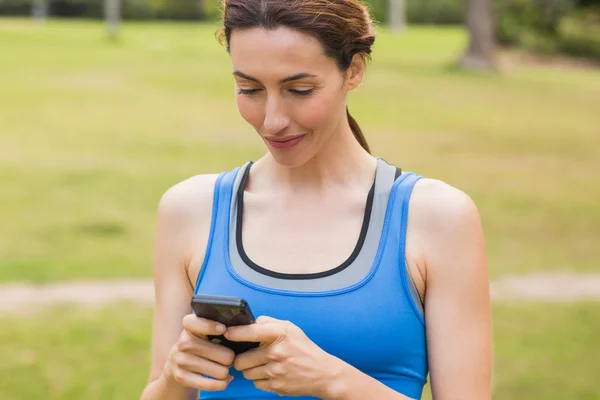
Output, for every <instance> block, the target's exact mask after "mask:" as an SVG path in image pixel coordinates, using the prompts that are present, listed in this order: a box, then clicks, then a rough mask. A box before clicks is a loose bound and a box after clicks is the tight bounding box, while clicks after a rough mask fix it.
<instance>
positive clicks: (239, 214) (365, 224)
mask: <svg viewBox="0 0 600 400" xmlns="http://www.w3.org/2000/svg"><path fill="white" fill-rule="evenodd" d="M252 164H253V162H252V161H250V162H249V163H248V165H247V167H246V168H245V170H244V175H243V176H242V179H241V181H240V184H239V187H238V190H237V194H236V195H237V198H236V202H237V207H236V208H237V210H236V228H235V229H236V232H235V241H236V247H237V251H238V253H239V255H240V258H241V259H242V261H243V262H244V263H245V264H246V265H247V266H248V267H249V268H251V269H253V270H254V271H256V272H258V273H260V274H263V275H266V276H270V277H272V278H278V279H291V280H300V279H302V280H308V279H319V278H324V277H327V276H331V275H334V274H337V273H339V272H341V271H343V270H345V269H346V268H348V267H349V266H350V265H352V263H353V262H354V261H355V260H356V258H357V257H358V255H359V254H360V252H361V250H362V248H363V245H364V243H365V239H366V237H367V232H368V228H369V221H370V219H371V213H372V211H373V198H374V195H375V181H376V180H377V175H378V173H379V166H377V169H376V172H375V178H374V181H373V184H372V185H371V188H370V190H369V193H368V194H367V199H366V205H365V213H364V216H363V221H362V226H361V229H360V233H359V236H358V239H357V241H356V245H355V246H354V249H353V251H352V253H351V254H350V256H349V257H348V258H347V259H346V260H345V261H344V262H342V263H341V264H340V265H338V266H337V267H334V268H331V269H328V270H325V271H321V272H314V273H306V274H297V273H295V274H288V273H283V272H276V271H273V270H270V269H268V268H263V267H261V266H260V265H258V264H256V263H255V262H254V261H252V260H251V259H250V257H249V256H248V254H247V253H246V250H245V249H244V243H243V238H242V220H243V212H244V192H245V189H246V185H247V183H248V178H249V175H250V168H251V167H252Z"/></svg>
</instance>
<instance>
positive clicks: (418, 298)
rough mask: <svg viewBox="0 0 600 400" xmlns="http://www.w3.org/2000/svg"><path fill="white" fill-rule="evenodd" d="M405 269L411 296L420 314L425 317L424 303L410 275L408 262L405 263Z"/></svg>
mask: <svg viewBox="0 0 600 400" xmlns="http://www.w3.org/2000/svg"><path fill="white" fill-rule="evenodd" d="M404 265H405V268H406V272H405V273H406V280H407V281H408V289H409V290H410V294H411V295H412V298H413V300H414V301H415V304H416V306H417V308H418V309H419V312H420V313H421V315H425V310H424V307H423V306H424V305H423V302H422V301H421V296H419V291H418V290H417V286H416V285H415V281H414V279H413V277H412V275H411V274H410V269H409V268H408V264H406V261H405V262H404Z"/></svg>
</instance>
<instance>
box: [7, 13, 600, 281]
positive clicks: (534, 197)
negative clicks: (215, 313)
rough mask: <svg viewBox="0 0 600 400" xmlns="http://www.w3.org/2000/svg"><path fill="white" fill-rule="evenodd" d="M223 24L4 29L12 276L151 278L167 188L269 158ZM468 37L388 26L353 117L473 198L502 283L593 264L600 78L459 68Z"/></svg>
mask: <svg viewBox="0 0 600 400" xmlns="http://www.w3.org/2000/svg"><path fill="white" fill-rule="evenodd" d="M216 28H217V26H216V25H199V24H180V25H175V24H148V23H143V24H142V23H136V24H133V23H130V24H126V25H125V26H124V27H123V29H122V37H121V39H120V40H119V41H117V42H116V43H111V42H110V41H108V40H107V39H106V38H105V31H104V27H103V25H102V24H101V23H96V22H56V21H50V22H49V23H47V24H46V25H35V24H33V23H31V22H29V21H27V20H10V19H9V20H7V19H0V48H1V50H0V182H2V190H0V221H2V223H1V224H0V280H4V281H6V280H35V281H47V280H53V279H75V278H107V277H125V276H127V277H129V276H136V277H147V276H149V274H150V267H149V266H150V257H151V246H152V231H153V226H154V213H155V208H156V204H157V201H158V199H159V197H160V195H161V194H162V193H163V192H164V191H165V190H166V189H167V188H168V187H169V186H170V185H172V184H174V183H176V182H178V181H180V180H182V179H184V178H186V177H189V176H191V175H194V174H201V173H213V172H219V171H222V170H228V169H231V168H234V167H235V166H238V165H240V164H242V163H243V162H245V161H246V160H248V159H256V158H258V157H260V155H261V154H262V153H263V151H264V148H263V146H262V144H261V143H260V141H259V140H258V139H257V137H256V135H255V134H254V133H253V132H252V130H251V129H250V128H249V127H248V126H247V125H246V123H245V122H244V121H243V120H242V119H241V118H240V117H239V115H238V113H237V109H236V106H235V103H234V99H233V86H232V78H231V76H230V70H231V69H230V65H229V60H228V56H227V54H226V52H225V51H224V49H222V48H221V47H220V46H219V44H218V43H217V42H216V40H215V39H214V35H213V33H214V31H215V29H216ZM464 45H465V35H464V33H463V32H462V31H461V30H460V29H457V28H427V27H419V28H417V27H415V28H410V29H409V30H408V32H406V34H404V35H401V36H397V37H394V36H391V35H389V34H388V33H387V32H385V31H381V32H380V35H379V38H378V40H377V44H376V49H375V52H374V55H373V63H372V64H371V66H370V69H369V71H368V76H367V78H366V81H365V82H364V84H363V86H362V88H361V89H359V90H358V91H356V92H355V93H353V94H352V95H351V99H350V108H351V111H352V113H353V114H354V115H355V117H356V119H357V120H358V121H359V122H360V123H361V125H362V126H363V129H364V130H365V132H366V134H367V136H368V138H369V141H370V142H371V144H372V147H373V149H374V152H375V153H376V154H377V155H379V156H382V157H384V158H386V159H387V160H388V161H391V162H394V163H396V164H397V165H399V166H401V167H403V168H404V169H407V170H413V171H417V172H419V173H421V174H424V175H426V176H429V177H434V178H440V179H444V180H446V181H447V182H449V183H450V184H453V185H455V186H457V187H459V188H461V189H462V190H464V191H466V192H467V193H468V194H470V195H471V196H472V197H473V198H474V199H475V200H476V202H477V204H478V206H479V209H480V212H481V214H482V217H483V220H484V225H485V231H486V238H487V243H488V254H489V264H490V269H491V272H492V275H493V276H498V275H500V274H503V273H526V272H530V271H540V270H577V271H591V270H594V269H597V267H598V264H599V262H600V253H599V252H598V238H599V237H600V207H598V198H599V197H600V178H599V175H598V171H600V114H599V112H598V111H599V110H600V71H591V70H587V71H584V70H559V69H556V68H554V69H550V68H542V67H536V68H512V69H510V70H507V71H505V72H504V73H502V74H498V75H494V76H490V75H470V74H466V73H461V72H457V71H455V70H453V69H452V68H450V65H451V63H452V61H453V60H454V59H455V58H456V56H457V55H458V54H459V53H460V51H461V50H462V48H463V47H464Z"/></svg>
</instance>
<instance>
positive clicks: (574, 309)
mask: <svg viewBox="0 0 600 400" xmlns="http://www.w3.org/2000/svg"><path fill="white" fill-rule="evenodd" d="M494 316H495V319H496V321H497V322H496V324H495V332H494V334H495V337H496V344H495V346H496V348H495V351H496V360H495V375H494V399H495V400H517V399H545V400H566V399H578V400H593V399H600V389H598V386H597V382H596V379H595V378H596V376H597V374H598V368H597V362H598V359H600V347H599V346H597V332H599V331H600V313H598V306H597V305H596V304H578V305H552V306H547V305H543V304H530V305H519V306H516V305H514V306H512V305H501V306H496V307H495V308H494ZM583 321H585V322H583ZM150 325H151V310H149V309H146V308H142V309H140V308H136V307H133V306H127V305H125V306H119V307H117V306H115V307H111V308H107V309H105V310H102V311H89V310H87V311H86V310H81V309H76V308H68V309H63V308H57V309H55V310H54V311H52V312H49V313H44V314H42V315H39V316H38V317H35V318H25V319H23V318H10V317H1V318H0V326H2V327H3V328H2V329H0V354H2V355H3V357H2V358H1V359H2V361H0V375H1V376H3V377H5V378H8V379H2V380H0V398H2V399H11V400H29V399H34V398H44V399H47V400H59V399H60V400H80V399H86V400H101V399H102V400H130V399H135V398H139V395H140V393H141V390H142V389H143V387H144V385H145V382H146V380H147V374H148V369H147V365H148V356H149V355H148V347H149V341H150V338H149V336H148V331H149V329H150ZM41 332H43V335H42V334H41ZM550 333H552V334H550ZM15 343H18V344H19V346H15ZM549 349H550V350H551V351H549ZM6 360H10V361H11V362H10V363H9V364H6V363H5V362H6ZM427 398H428V397H425V399H427Z"/></svg>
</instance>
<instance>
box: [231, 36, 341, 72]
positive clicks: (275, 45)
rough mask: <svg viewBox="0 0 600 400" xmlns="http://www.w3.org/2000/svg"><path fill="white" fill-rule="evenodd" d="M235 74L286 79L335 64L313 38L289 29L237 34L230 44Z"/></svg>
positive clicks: (232, 37) (325, 68)
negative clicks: (294, 74)
mask: <svg viewBox="0 0 600 400" xmlns="http://www.w3.org/2000/svg"><path fill="white" fill-rule="evenodd" d="M230 54H231V61H232V64H233V68H234V70H239V71H242V72H244V73H246V74H249V75H253V76H255V74H257V73H262V74H263V75H268V76H269V77H271V76H272V75H276V74H277V73H278V72H279V73H280V74H283V75H284V76H289V75H290V74H293V73H296V72H298V71H302V72H308V73H316V72H318V71H319V70H327V69H329V68H331V64H333V65H335V61H334V60H332V59H330V58H329V57H327V56H325V53H324V52H323V47H322V46H321V43H320V42H319V41H318V40H317V39H316V38H314V37H312V36H310V35H308V34H305V33H302V32H299V31H295V30H292V29H289V28H285V27H280V28H277V29H275V30H266V29H262V28H253V29H244V30H234V31H233V33H232V35H231V44H230Z"/></svg>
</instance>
